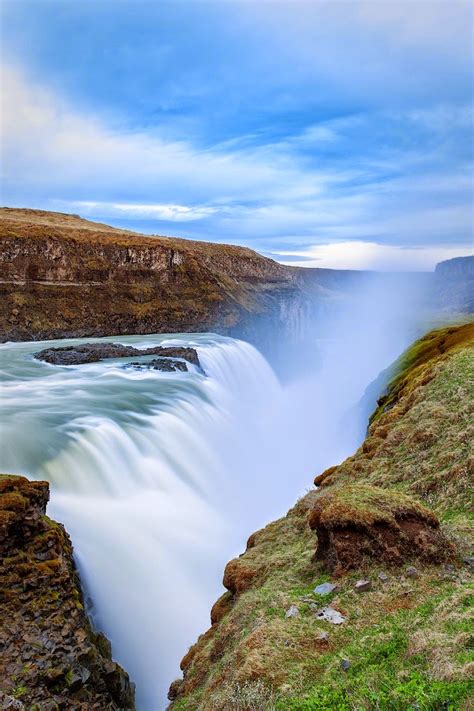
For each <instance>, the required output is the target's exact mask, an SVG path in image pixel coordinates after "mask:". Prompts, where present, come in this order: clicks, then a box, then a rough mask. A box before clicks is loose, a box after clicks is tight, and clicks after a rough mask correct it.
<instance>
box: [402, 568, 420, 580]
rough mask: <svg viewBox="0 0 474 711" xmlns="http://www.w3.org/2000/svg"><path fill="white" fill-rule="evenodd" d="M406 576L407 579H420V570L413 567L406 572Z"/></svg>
mask: <svg viewBox="0 0 474 711" xmlns="http://www.w3.org/2000/svg"><path fill="white" fill-rule="evenodd" d="M405 575H406V577H407V578H418V577H419V576H420V574H419V572H418V570H417V569H416V568H414V567H413V566H412V565H410V566H409V567H408V568H407V569H406V570H405Z"/></svg>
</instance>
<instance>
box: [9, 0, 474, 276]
mask: <svg viewBox="0 0 474 711" xmlns="http://www.w3.org/2000/svg"><path fill="white" fill-rule="evenodd" d="M269 5H270V3H268V2H260V3H246V2H243V1H240V2H239V1H238V0H235V1H231V2H225V3H223V2H219V0H214V1H211V2H207V3H200V2H197V3H189V2H185V1H184V0H177V2H174V3H170V2H167V1H164V2H159V3H154V4H150V3H148V2H145V1H143V0H139V1H138V2H135V3H133V5H131V4H128V3H114V6H113V9H112V7H111V5H110V3H108V2H106V1H104V0H98V1H97V2H94V3H92V2H82V3H65V2H63V1H62V0H35V1H33V0H15V1H13V0H4V1H3V3H2V6H1V7H2V23H1V36H2V40H3V42H2V56H1V58H2V75H3V91H2V94H3V100H4V105H3V108H2V119H3V120H2V127H3V130H2V157H3V161H2V163H3V170H4V175H3V179H2V202H4V203H5V204H8V205H9V206H11V207H29V208H31V209H43V210H52V211H59V212H67V213H74V214H78V213H79V214H81V216H83V217H84V218H85V219H89V220H92V221H100V222H104V223H107V224H110V225H112V226H115V227H122V228H124V229H129V230H132V231H135V232H139V233H143V234H161V235H167V236H176V237H180V238H184V239H186V238H189V239H194V240H200V241H209V242H218V243H224V244H236V245H240V246H245V247H249V248H251V249H254V250H255V251H257V252H259V253H261V254H263V255H264V256H267V257H270V258H272V259H274V260H275V261H278V262H280V263H283V264H288V265H292V266H300V267H313V268H318V267H319V268H331V269H356V270H361V269H362V270H363V269H365V270H374V271H432V270H433V269H434V267H435V265H436V263H438V262H440V261H446V260H447V259H451V258H455V257H458V256H467V255H471V254H472V237H473V222H472V203H473V185H472V165H473V139H472V129H473V113H472V82H471V71H472V58H471V53H472V33H471V31H470V28H471V26H472V16H473V7H472V5H471V3H469V2H464V1H463V0H455V1H454V2H451V3H449V4H448V3H444V2H436V1H433V2H431V1H428V2H426V1H425V0H400V1H398V2H392V1H387V2H384V3H373V2H364V1H362V0H361V1H360V2H356V3H354V2H346V1H345V0H338V1H337V2H333V3H329V2H323V1H321V2H309V3H308V2H298V3H290V2H281V3H278V4H275V3H273V4H272V13H271V15H270V14H269V13H268V8H269ZM341 10H343V11H341Z"/></svg>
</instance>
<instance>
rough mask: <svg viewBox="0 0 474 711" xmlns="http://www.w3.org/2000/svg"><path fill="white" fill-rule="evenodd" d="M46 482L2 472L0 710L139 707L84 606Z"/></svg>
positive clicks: (112, 710) (115, 710)
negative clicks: (51, 513)
mask: <svg viewBox="0 0 474 711" xmlns="http://www.w3.org/2000/svg"><path fill="white" fill-rule="evenodd" d="M48 499H49V485H48V483H47V482H45V481H29V480H28V479H26V478H25V477H21V476H13V475H9V474H2V475H0V609H1V615H0V708H2V709H11V710H12V711H13V710H15V709H18V710H19V711H21V710H22V709H24V710H25V711H59V709H71V710H72V711H93V710H94V709H95V711H119V710H121V711H134V709H135V703H134V688H133V685H132V684H131V683H130V681H129V678H128V675H127V674H126V672H124V670H123V669H122V668H121V667H120V666H119V665H118V664H116V662H114V661H113V660H112V656H111V647H110V643H109V641H108V640H107V638H106V637H104V635H102V634H101V633H98V632H95V631H94V630H93V629H92V627H91V624H90V622H89V619H88V617H87V614H86V612H85V610H84V600H83V597H82V593H81V587H80V583H79V578H78V574H77V570H76V567H75V565H74V560H73V554H72V545H71V541H70V539H69V536H68V535H67V533H66V531H65V530H64V527H63V526H61V525H60V524H58V523H56V522H54V521H52V520H51V519H50V518H48V517H47V516H46V513H45V512H46V504H47V502H48Z"/></svg>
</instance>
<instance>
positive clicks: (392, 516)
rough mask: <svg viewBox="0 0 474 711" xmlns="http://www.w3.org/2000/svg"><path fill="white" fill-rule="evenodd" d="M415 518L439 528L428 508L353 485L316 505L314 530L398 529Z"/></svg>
mask: <svg viewBox="0 0 474 711" xmlns="http://www.w3.org/2000/svg"><path fill="white" fill-rule="evenodd" d="M409 516H414V517H416V518H419V519H421V520H422V521H424V522H425V523H427V524H428V525H430V526H434V527H436V526H438V520H437V518H436V516H435V515H434V514H433V513H432V512H431V511H430V510H429V509H427V508H426V507H425V506H423V505H421V504H419V503H418V502H417V501H414V499H412V498H411V497H409V496H407V495H406V494H402V493H401V492H398V491H393V490H391V491H389V490H387V489H381V488H379V487H375V486H369V485H367V484H353V485H349V486H343V487H340V488H336V489H335V490H334V491H329V492H327V493H325V494H324V495H322V496H321V497H320V498H319V499H318V500H317V502H316V504H315V506H314V508H313V510H312V512H311V515H310V519H309V521H310V526H311V527H312V528H316V527H318V526H324V527H325V528H329V529H331V528H336V527H343V526H348V525H351V526H355V527H361V528H367V527H368V526H374V525H375V524H378V523H383V524H387V525H388V526H394V527H396V526H397V520H398V519H400V518H407V517H409Z"/></svg>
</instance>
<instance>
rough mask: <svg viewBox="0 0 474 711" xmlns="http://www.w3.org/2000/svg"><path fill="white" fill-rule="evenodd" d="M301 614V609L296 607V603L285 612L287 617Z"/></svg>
mask: <svg viewBox="0 0 474 711" xmlns="http://www.w3.org/2000/svg"><path fill="white" fill-rule="evenodd" d="M299 614H300V611H299V610H298V608H297V607H296V605H291V607H289V608H288V610H287V611H286V612H285V617H298V615H299Z"/></svg>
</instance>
